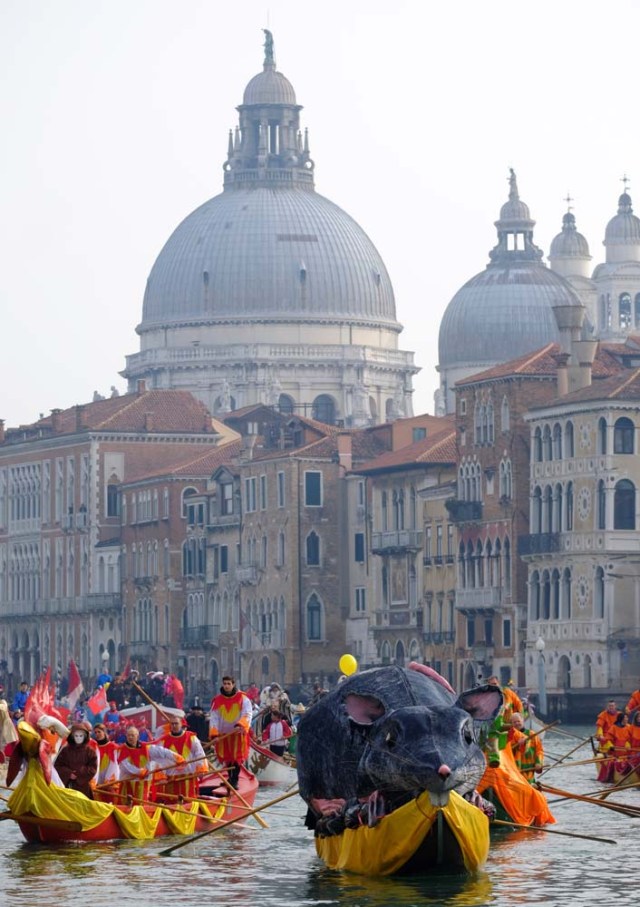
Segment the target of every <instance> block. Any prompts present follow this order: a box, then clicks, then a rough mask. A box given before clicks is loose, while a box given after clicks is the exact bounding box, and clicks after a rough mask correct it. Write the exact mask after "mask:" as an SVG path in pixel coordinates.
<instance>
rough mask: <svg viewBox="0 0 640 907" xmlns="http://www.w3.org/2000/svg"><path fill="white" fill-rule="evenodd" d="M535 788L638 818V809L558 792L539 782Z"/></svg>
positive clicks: (639, 813)
mask: <svg viewBox="0 0 640 907" xmlns="http://www.w3.org/2000/svg"><path fill="white" fill-rule="evenodd" d="M536 787H538V788H539V789H540V790H541V791H544V792H545V793H548V794H556V795H560V796H562V797H563V798H565V799H568V800H578V801H580V802H582V803H589V804H590V805H591V806H603V807H604V808H605V809H611V810H612V811H613V812H618V813H623V814H624V815H626V816H629V817H630V818H640V808H634V807H632V806H631V807H627V806H622V805H614V804H613V803H604V802H603V801H602V800H599V799H598V798H597V797H589V796H587V795H586V794H573V793H571V791H568V790H560V788H559V787H549V785H548V784H541V783H540V782H538V783H537V784H536ZM551 802H552V801H551Z"/></svg>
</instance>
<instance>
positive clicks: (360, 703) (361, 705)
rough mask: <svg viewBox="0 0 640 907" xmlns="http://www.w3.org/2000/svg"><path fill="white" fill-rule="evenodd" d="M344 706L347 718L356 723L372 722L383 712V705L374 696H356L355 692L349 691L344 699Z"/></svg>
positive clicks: (380, 716)
mask: <svg viewBox="0 0 640 907" xmlns="http://www.w3.org/2000/svg"><path fill="white" fill-rule="evenodd" d="M344 706H345V708H346V710H347V714H348V716H349V718H351V720H352V721H355V722H356V724H373V722H374V721H377V720H378V718H382V716H383V715H384V713H385V707H384V706H383V704H382V703H381V702H380V700H379V699H376V698H375V696H358V694H357V693H349V695H348V696H347V697H346V698H345V700H344Z"/></svg>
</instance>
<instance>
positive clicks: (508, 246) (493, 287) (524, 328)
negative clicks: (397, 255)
mask: <svg viewBox="0 0 640 907" xmlns="http://www.w3.org/2000/svg"><path fill="white" fill-rule="evenodd" d="M534 225H535V221H533V220H531V217H530V215H529V208H528V207H527V206H526V205H525V204H524V203H523V202H521V201H520V199H519V196H518V189H517V184H516V178H515V173H514V172H513V170H512V171H511V177H510V193H509V202H507V204H506V205H503V206H502V209H501V212H500V220H499V221H496V226H497V227H498V244H497V245H496V246H495V247H494V248H493V249H492V250H491V252H490V253H489V256H490V264H489V265H488V266H487V267H486V269H485V270H484V271H482V272H481V273H480V274H476V276H475V277H472V278H471V280H469V281H468V282H467V283H466V284H465V285H464V286H463V287H462V288H461V289H460V290H458V292H457V293H456V295H455V296H454V297H453V299H452V300H451V302H450V303H449V305H448V306H447V308H446V311H445V313H444V316H443V318H442V322H441V324H440V333H439V337H438V351H439V356H438V358H439V368H440V371H443V370H444V369H447V368H452V367H462V368H464V367H469V368H473V369H474V370H475V369H477V370H480V369H481V368H483V367H489V366H490V365H494V364H496V363H499V362H507V361H509V360H510V359H513V358H515V357H516V356H520V355H522V354H524V353H526V352H529V351H530V350H535V349H538V348H540V347H541V346H544V345H545V344H547V343H550V342H551V341H558V340H559V339H560V336H559V331H558V326H557V323H556V320H555V316H554V314H553V306H555V305H578V306H580V305H581V302H580V300H579V298H578V296H577V294H576V293H575V292H574V291H573V290H572V288H571V286H570V285H569V283H568V282H567V281H566V280H565V279H564V278H563V277H561V276H560V275H559V274H556V273H554V272H553V271H551V270H550V269H549V268H547V267H546V265H545V264H544V263H543V262H542V252H541V251H540V249H538V247H537V246H536V245H535V244H534V243H533V226H534Z"/></svg>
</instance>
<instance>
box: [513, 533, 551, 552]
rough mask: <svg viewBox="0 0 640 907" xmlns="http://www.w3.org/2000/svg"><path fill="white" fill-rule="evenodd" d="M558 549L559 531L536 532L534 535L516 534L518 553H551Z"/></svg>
mask: <svg viewBox="0 0 640 907" xmlns="http://www.w3.org/2000/svg"><path fill="white" fill-rule="evenodd" d="M557 551H560V533H559V532H538V533H535V534H534V535H519V536H518V554H519V555H520V556H521V557H526V556H527V555H528V554H553V553H555V552H557Z"/></svg>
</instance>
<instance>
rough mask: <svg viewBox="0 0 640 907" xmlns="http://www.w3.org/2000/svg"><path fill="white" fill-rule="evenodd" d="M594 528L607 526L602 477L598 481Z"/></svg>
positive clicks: (605, 500) (605, 497) (605, 499)
mask: <svg viewBox="0 0 640 907" xmlns="http://www.w3.org/2000/svg"><path fill="white" fill-rule="evenodd" d="M596 528H598V529H606V528H607V495H606V492H605V486H604V479H600V481H599V482H598V494H597V498H596Z"/></svg>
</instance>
